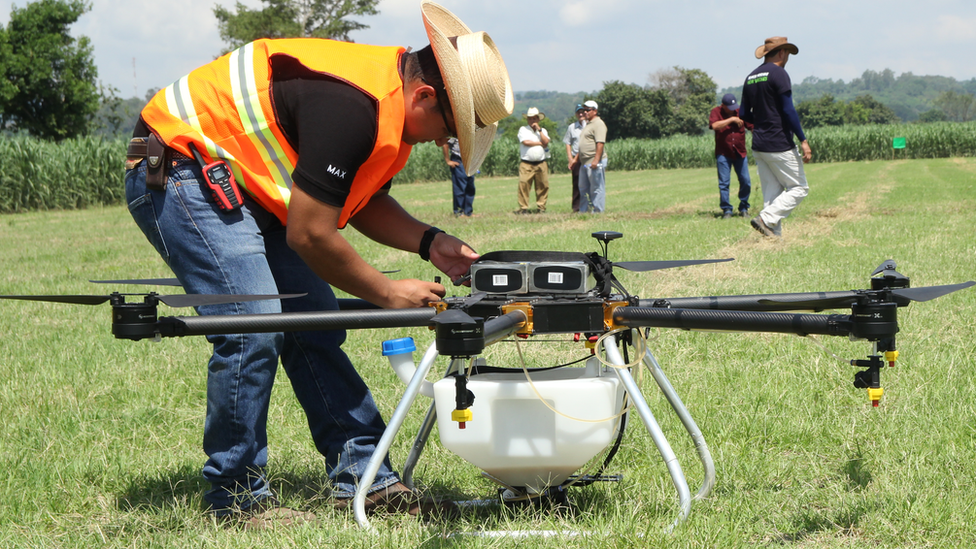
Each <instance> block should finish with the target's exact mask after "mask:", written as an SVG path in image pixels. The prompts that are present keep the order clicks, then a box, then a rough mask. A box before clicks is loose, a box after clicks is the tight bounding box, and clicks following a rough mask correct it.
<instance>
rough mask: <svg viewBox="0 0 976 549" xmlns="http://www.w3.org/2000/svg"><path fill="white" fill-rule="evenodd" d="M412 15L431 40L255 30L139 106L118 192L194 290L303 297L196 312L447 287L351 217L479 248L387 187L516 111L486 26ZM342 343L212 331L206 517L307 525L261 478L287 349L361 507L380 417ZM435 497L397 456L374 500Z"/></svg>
mask: <svg viewBox="0 0 976 549" xmlns="http://www.w3.org/2000/svg"><path fill="white" fill-rule="evenodd" d="M421 11H422V14H423V20H424V25H425V27H426V30H427V36H428V37H429V39H430V42H431V44H430V46H428V47H425V48H423V49H422V50H420V51H417V52H408V51H407V50H405V49H404V48H396V47H377V46H367V45H361V44H351V43H344V42H334V41H331V40H322V39H288V40H259V41H256V42H254V43H251V44H247V45H245V46H243V47H241V48H240V49H238V50H236V51H234V52H231V53H230V54H228V55H226V56H223V57H221V58H219V59H217V60H215V61H213V62H211V63H209V64H207V65H205V66H203V67H201V68H199V69H197V70H195V71H193V72H191V73H190V74H189V75H187V76H185V77H184V78H182V79H180V80H179V81H178V82H176V83H175V84H173V85H171V86H169V87H167V88H165V89H163V90H161V91H160V92H159V93H158V94H157V95H156V96H155V97H154V98H153V99H152V100H151V101H150V102H149V104H148V105H147V106H146V107H145V109H144V110H143V111H142V113H141V117H140V121H139V124H138V125H137V128H136V130H135V132H134V138H133V142H132V143H131V144H130V147H129V152H128V155H127V161H126V167H127V171H126V176H125V182H126V198H127V200H128V203H129V210H130V212H131V213H132V216H133V218H134V219H135V221H136V223H137V224H138V225H139V227H140V228H141V229H142V230H143V232H144V233H145V234H146V236H147V238H148V239H149V241H150V242H151V243H152V244H153V245H154V246H155V247H156V249H157V251H158V252H159V253H160V255H161V256H162V257H163V259H164V260H165V261H166V262H167V264H168V265H169V266H170V268H171V269H172V270H173V272H174V273H175V274H176V276H177V277H178V278H179V280H180V282H181V283H182V285H183V287H184V288H185V289H186V292H187V293H199V294H259V295H264V294H279V293H280V294H307V295H305V296H304V297H299V298H295V299H285V300H280V301H279V300H265V301H252V302H246V303H236V304H230V305H208V306H204V307H199V308H198V309H197V310H198V312H199V313H200V314H201V315H215V314H254V313H278V312H283V311H284V312H301V311H327V310H336V309H338V304H337V300H336V297H335V295H334V293H333V290H332V286H335V287H337V288H340V289H342V290H344V291H346V292H348V293H350V294H353V295H356V296H358V297H361V298H363V299H365V300H367V301H369V302H371V303H373V304H375V305H378V306H381V307H385V308H404V307H420V306H424V305H426V304H428V303H429V302H432V301H437V300H439V299H440V298H441V297H442V296H443V295H444V293H445V289H444V287H443V286H442V285H440V284H437V283H434V282H427V281H423V280H416V279H404V280H392V279H390V278H387V277H386V276H384V275H383V274H382V273H380V272H379V271H377V270H376V269H375V268H373V267H372V266H370V265H369V264H368V263H366V262H365V261H364V260H363V258H362V257H360V256H359V254H358V253H357V252H356V250H355V249H354V248H353V247H352V246H351V245H350V243H349V242H348V241H347V240H346V239H345V238H344V237H343V236H342V233H341V232H340V231H339V229H342V228H344V227H345V226H346V225H347V224H352V225H353V226H354V227H356V229H358V230H359V231H360V232H362V233H363V234H365V235H366V236H368V237H370V238H372V239H374V240H377V241H379V242H382V243H384V244H386V245H388V246H392V247H395V248H399V249H401V250H405V251H410V252H415V253H418V254H419V255H420V257H421V258H422V259H424V260H426V261H430V262H431V263H433V264H434V265H435V266H436V267H437V268H438V269H440V270H441V271H443V272H444V273H445V274H447V275H448V276H449V277H451V279H457V278H460V277H461V276H462V275H464V274H465V273H466V272H467V271H468V268H469V266H470V265H471V263H472V261H474V260H475V259H477V258H478V254H476V253H475V252H474V251H473V250H472V249H471V248H470V247H469V246H468V245H466V244H465V243H464V242H462V241H460V240H458V239H457V238H455V237H453V236H449V235H447V234H446V233H444V232H443V231H441V230H439V229H437V228H435V227H432V226H431V225H428V224H426V223H423V222H421V221H418V220H417V219H414V218H413V217H412V216H410V215H409V214H408V213H407V212H406V211H405V210H404V209H403V208H402V207H401V206H400V205H399V204H398V203H397V201H396V200H395V199H394V198H393V197H392V196H390V194H389V189H390V179H391V178H392V177H393V175H394V174H396V173H397V172H398V171H399V170H400V169H401V168H402V167H403V165H404V164H405V163H406V161H407V157H408V156H409V154H410V149H411V146H412V145H415V144H417V143H423V142H428V141H434V142H436V143H437V144H443V143H445V142H446V141H447V139H448V137H449V136H451V135H455V136H457V138H458V140H459V145H460V151H461V157H462V158H463V161H464V165H465V167H466V168H467V170H468V173H474V171H475V170H477V169H478V167H479V166H480V164H481V163H482V161H483V160H484V157H485V155H486V154H487V152H488V148H489V147H490V146H491V140H492V139H493V138H494V135H495V131H496V127H497V121H498V120H500V119H502V118H504V117H506V116H508V115H509V114H511V112H512V107H513V98H512V91H511V84H510V82H509V78H508V72H507V70H506V69H505V65H504V63H503V61H502V59H501V56H500V55H499V53H498V50H497V48H496V47H495V45H494V43H493V42H492V41H491V38H489V37H488V36H487V35H486V34H485V33H483V32H472V31H471V30H470V29H469V28H468V27H467V26H466V25H465V24H464V23H462V22H461V21H460V20H459V19H457V17H455V16H454V15H453V14H452V13H451V12H449V11H447V10H446V9H444V8H442V7H441V6H438V5H437V4H434V3H432V2H427V1H425V2H423V3H422V6H421ZM194 149H195V150H196V151H198V152H197V153H196V154H199V155H200V156H202V157H203V162H205V163H213V162H223V163H225V164H224V167H225V168H226V171H227V172H231V173H233V175H234V178H235V179H236V182H237V183H238V184H239V185H240V187H241V190H242V194H243V200H242V201H243V205H242V207H240V208H229V209H221V208H220V207H219V206H218V204H217V203H216V202H215V201H214V200H215V199H214V198H213V197H212V195H211V191H210V190H209V189H208V187H207V185H206V183H205V181H204V176H203V174H202V172H201V168H200V165H198V163H197V162H195V161H194V160H193V157H194V154H195V151H194ZM218 192H219V190H218ZM214 194H215V195H216V194H217V193H214ZM345 337H346V334H345V332H344V331H340V330H335V331H308V332H291V333H273V334H246V335H245V334H227V335H217V336H211V337H209V340H210V342H211V343H212V344H213V355H212V357H211V359H210V363H209V368H208V378H207V413H206V419H205V423H204V437H203V446H204V451H205V452H206V454H207V456H208V459H207V461H206V464H205V465H204V468H203V475H204V478H205V479H206V480H207V481H208V482H209V483H210V485H211V490H209V491H208V492H207V493H206V494H205V495H204V499H205V501H206V502H207V504H208V506H209V509H210V511H211V512H212V513H213V514H214V515H215V516H217V517H218V518H221V519H229V520H238V521H241V522H242V523H243V524H244V525H245V526H251V527H264V526H266V525H268V524H269V522H270V521H277V522H281V523H290V522H298V521H303V520H306V519H308V518H309V516H308V514H307V513H301V512H298V511H293V510H288V509H285V508H283V507H280V506H279V503H278V501H277V499H276V497H275V495H274V492H273V491H272V489H271V487H270V485H269V481H268V478H267V476H266V474H265V468H266V466H267V459H268V441H267V416H268V403H269V399H270V395H271V388H272V384H273V382H274V377H275V372H276V370H277V366H278V360H279V358H280V360H281V362H282V364H283V366H284V369H285V372H286V373H287V374H288V377H289V379H290V381H291V384H292V387H293V389H294V392H295V395H296V396H297V398H298V401H299V403H300V404H301V405H302V408H303V409H304V411H305V414H306V416H307V420H308V424H309V428H310V430H311V434H312V439H313V440H314V442H315V446H316V448H317V449H318V451H319V452H320V453H321V454H322V455H323V456H324V457H325V466H326V471H327V473H328V475H329V478H330V480H331V481H332V494H333V495H334V496H335V497H336V501H337V506H340V507H344V506H348V504H349V502H351V499H350V498H352V496H353V495H354V493H355V490H356V483H357V479H359V478H362V477H363V473H364V469H365V468H366V465H367V463H368V461H369V458H370V456H371V454H372V453H373V450H374V448H375V446H376V443H377V442H378V440H379V438H380V436H381V435H382V433H383V430H384V428H385V425H384V422H383V420H382V418H381V417H380V414H379V412H378V410H377V408H376V405H375V403H374V401H373V398H372V396H371V395H370V392H369V389H368V388H367V387H366V385H365V383H364V382H363V380H362V379H361V378H360V376H359V374H358V373H357V372H356V369H355V367H354V366H353V365H352V363H351V362H350V360H349V358H348V357H347V356H346V354H345V353H344V352H343V351H342V349H341V348H340V345H341V344H342V342H343V341H344V340H345ZM430 502H431V501H430V500H426V499H421V498H419V497H417V496H416V495H415V494H413V493H412V492H411V490H410V489H408V488H407V487H406V486H405V485H404V484H403V483H402V482H400V478H399V477H398V475H397V474H396V473H395V472H394V471H393V470H392V468H391V467H390V464H389V462H388V460H387V461H386V462H385V463H384V465H383V466H382V467H381V469H380V471H379V472H378V473H377V475H376V477H375V482H374V483H373V485H372V487H371V493H370V494H369V496H368V499H367V504H366V507H367V510H386V511H391V512H408V513H411V514H417V513H419V512H422V511H425V510H428V509H430V507H429V504H430ZM425 506H426V507H425Z"/></svg>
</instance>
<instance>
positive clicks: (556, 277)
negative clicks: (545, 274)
mask: <svg viewBox="0 0 976 549" xmlns="http://www.w3.org/2000/svg"><path fill="white" fill-rule="evenodd" d="M562 283H563V273H560V272H558V271H550V272H549V284H562Z"/></svg>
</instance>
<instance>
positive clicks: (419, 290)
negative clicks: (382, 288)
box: [382, 278, 447, 309]
mask: <svg viewBox="0 0 976 549" xmlns="http://www.w3.org/2000/svg"><path fill="white" fill-rule="evenodd" d="M390 286H391V290H392V291H391V292H390V294H389V295H387V299H386V301H385V302H384V303H383V304H382V306H383V307H384V308H387V309H409V308H416V307H426V306H427V304H428V303H433V302H435V301H440V299H441V298H443V297H444V295H445V294H446V293H447V290H445V289H444V285H443V284H438V283H436V282H427V281H424V280H417V279H414V278H410V279H406V280H392V281H390Z"/></svg>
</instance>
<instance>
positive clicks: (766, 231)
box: [749, 215, 776, 236]
mask: <svg viewBox="0 0 976 549" xmlns="http://www.w3.org/2000/svg"><path fill="white" fill-rule="evenodd" d="M749 223H750V224H751V225H752V228H753V229H756V230H757V231H759V232H760V233H762V235H763V236H776V233H774V232H773V230H772V229H770V228H769V227H768V226H767V225H766V223H764V222H763V220H762V217H761V216H758V215H757V216H756V217H754V218H752V221H750V222H749Z"/></svg>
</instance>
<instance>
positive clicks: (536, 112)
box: [522, 107, 546, 120]
mask: <svg viewBox="0 0 976 549" xmlns="http://www.w3.org/2000/svg"><path fill="white" fill-rule="evenodd" d="M533 116H538V117H539V120H545V119H546V115H544V114H542V113H541V112H539V109H537V108H536V107H529V110H527V111H526V112H525V114H523V115H522V118H531V117H533Z"/></svg>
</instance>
